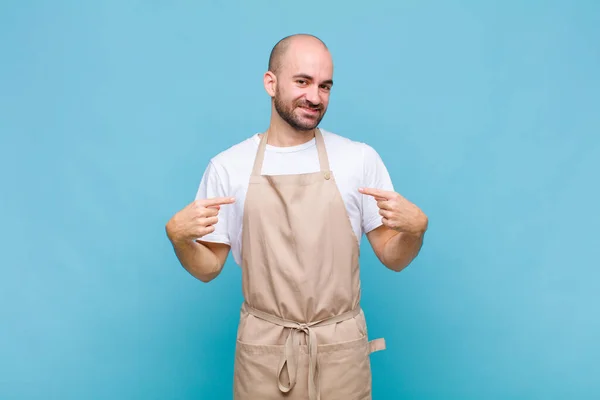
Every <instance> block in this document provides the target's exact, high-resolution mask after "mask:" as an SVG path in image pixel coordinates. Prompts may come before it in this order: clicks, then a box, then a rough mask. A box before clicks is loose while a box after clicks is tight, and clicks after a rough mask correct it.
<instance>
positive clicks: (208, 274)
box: [172, 241, 221, 282]
mask: <svg viewBox="0 0 600 400" xmlns="http://www.w3.org/2000/svg"><path fill="white" fill-rule="evenodd" d="M172 244H173V249H174V250H175V255H176V256H177V258H178V259H179V262H180V263H181V265H182V266H183V267H184V268H185V269H186V270H187V271H188V272H189V273H190V274H191V275H192V276H194V277H195V278H197V279H199V280H201V281H202V282H209V281H211V280H213V279H214V278H215V277H216V276H217V275H218V274H219V272H220V271H221V263H220V262H219V259H218V257H217V256H216V254H215V253H214V252H213V251H212V250H211V249H209V248H208V247H206V246H205V245H203V244H202V243H198V242H196V241H186V242H177V241H172Z"/></svg>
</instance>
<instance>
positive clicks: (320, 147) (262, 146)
mask: <svg viewBox="0 0 600 400" xmlns="http://www.w3.org/2000/svg"><path fill="white" fill-rule="evenodd" d="M268 132H269V131H267V132H265V133H264V134H263V136H262V138H261V139H260V143H259V145H258V151H257V152H256V158H255V159H254V168H253V169H252V176H259V175H261V173H262V166H263V161H264V159H265V151H266V149H267V136H268ZM315 142H316V144H317V153H318V155H319V164H320V167H321V172H329V159H328V157H327V151H326V150H325V140H323V135H322V134H321V130H320V129H318V128H317V129H315Z"/></svg>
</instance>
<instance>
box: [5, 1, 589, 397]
mask: <svg viewBox="0 0 600 400" xmlns="http://www.w3.org/2000/svg"><path fill="white" fill-rule="evenodd" d="M325 3H326V4H323V5H319V4H318V2H316V1H309V2H305V3H298V2H283V1H281V2H275V1H265V0H260V1H258V0H254V1H247V2H236V3H233V2H217V1H205V2H193V1H176V2H169V1H158V0H155V1H129V2H123V1H103V2H81V1H75V0H73V1H61V2H58V1H56V2H49V1H48V2H41V1H36V2H34V1H12V2H11V1H3V2H2V3H1V5H0V133H1V135H0V156H1V157H0V167H1V168H0V174H1V175H0V177H1V180H2V181H1V182H2V195H1V196H0V221H1V222H2V226H3V229H2V233H1V234H0V235H1V236H0V239H1V246H2V251H1V256H0V263H1V270H0V300H1V301H0V398H1V399H61V400H70V399H78V400H79V399H125V400H133V399H144V400H148V399H161V400H162V399H226V398H230V396H231V375H232V372H233V355H234V342H235V330H236V327H237V316H238V309H239V306H240V304H241V301H242V297H241V292H240V276H241V274H240V270H239V268H238V267H237V266H236V265H235V264H234V263H233V262H232V261H231V258H230V261H229V262H228V264H227V266H226V268H225V270H224V272H223V274H222V275H221V276H220V277H219V278H218V279H217V280H215V281H214V282H212V283H211V284H208V285H206V284H203V283H201V282H200V281H197V280H195V279H194V278H192V277H191V276H190V275H189V274H188V273H187V272H185V270H183V269H182V268H181V267H180V266H179V264H178V262H177V260H176V258H175V256H174V254H173V252H172V249H171V247H170V244H169V243H168V241H167V239H166V236H165V234H164V224H165V223H166V221H167V220H168V218H169V217H170V216H171V215H172V214H173V213H174V212H176V211H177V210H179V209H180V208H181V207H183V206H185V205H186V204H187V203H188V202H190V201H191V200H192V199H193V197H194V195H195V191H196V188H197V185H198V183H199V180H200V177H201V175H202V173H203V171H204V168H205V166H206V164H207V162H208V160H209V158H210V157H211V156H213V155H214V154H216V153H217V152H220V151H221V150H224V149H225V148H227V147H229V146H231V145H232V144H234V143H237V142H239V141H241V140H243V139H245V138H246V137H247V136H249V135H251V134H252V133H254V132H257V131H260V130H263V129H265V127H266V125H267V122H268V112H269V100H268V97H267V95H266V93H265V92H264V90H263V87H262V74H263V72H264V70H265V68H266V64H267V59H268V54H269V51H270V49H271V46H272V45H273V44H274V43H275V42H276V41H277V40H278V39H279V38H281V37H283V36H285V35H287V34H290V33H295V32H309V33H314V34H316V35H318V36H320V37H321V38H322V39H323V40H325V42H326V43H327V44H328V45H329V47H330V48H331V51H332V54H333V56H334V61H335V65H336V70H335V80H336V86H335V89H334V91H333V93H332V100H331V107H330V111H329V113H328V114H327V116H326V118H325V120H324V121H323V125H322V126H323V127H324V128H326V129H329V130H332V131H334V132H337V133H339V134H342V135H345V136H347V137H350V138H353V139H357V140H361V141H366V142H368V143H369V144H371V145H372V146H373V147H375V149H376V150H377V151H378V152H379V153H380V154H381V156H382V158H383V159H384V161H385V162H386V164H387V166H388V168H389V170H390V173H391V175H392V178H393V180H394V183H395V185H396V188H397V190H398V191H399V192H400V193H401V194H403V195H404V196H406V197H407V198H408V199H410V200H412V201H414V202H415V203H417V204H418V205H419V206H421V207H422V209H423V210H424V211H425V212H426V213H427V214H428V215H429V217H430V222H431V224H430V230H429V233H428V235H427V238H426V244H425V246H424V249H423V251H422V253H421V255H420V256H419V258H418V259H417V260H416V261H415V262H414V263H413V264H412V265H411V266H410V267H409V268H408V269H406V270H405V271H404V272H402V273H400V274H395V273H393V272H391V271H388V270H386V269H385V268H384V267H383V266H382V265H381V264H379V263H378V262H376V259H375V257H374V255H373V253H372V251H371V249H370V248H369V247H368V245H367V242H366V241H364V242H363V245H365V246H364V247H363V251H364V253H363V256H362V261H363V270H362V271H363V272H362V276H363V282H364V284H363V287H364V302H363V305H364V308H365V310H366V312H367V315H368V322H369V326H370V332H371V335H372V336H373V337H379V336H384V337H386V339H387V343H388V350H387V351H385V352H381V353H375V354H374V355H373V357H372V361H373V371H374V392H375V399H376V400H379V399H507V398H522V399H575V398H577V399H583V398H592V397H595V398H598V397H600V378H599V377H600V363H599V362H598V361H599V360H600V345H599V344H598V338H599V337H600V318H599V317H598V315H599V311H598V309H599V305H600V301H599V288H600V283H599V282H600V269H599V263H598V259H599V258H600V251H599V248H600V240H599V234H598V225H599V222H600V219H599V217H598V212H597V210H596V207H597V206H598V204H599V203H600V201H599V200H600V196H599V185H598V173H599V172H600V161H599V160H600V139H599V134H600V117H599V115H600V111H599V110H600V102H599V94H598V93H600V80H599V78H598V71H600V47H599V43H600V28H599V26H600V19H599V15H600V5H599V4H600V3H598V2H596V1H591V0H590V1H577V2H569V1H566V0H565V1H562V2H559V1H541V0H539V1H527V2H518V1H512V2H499V1H494V2H481V1H475V0H473V1H470V2H467V1H459V2H457V1H454V2H447V1H438V2H431V1H429V2H417V1H393V0H387V1H380V2H368V3H364V2H358V1H344V2H342V1H339V2H325ZM230 7H231V8H230Z"/></svg>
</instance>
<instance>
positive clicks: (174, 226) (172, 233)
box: [166, 197, 235, 243]
mask: <svg viewBox="0 0 600 400" xmlns="http://www.w3.org/2000/svg"><path fill="white" fill-rule="evenodd" d="M234 202H235V199H234V198H233V197H216V198H211V199H204V200H195V201H193V202H191V203H190V204H188V205H187V206H186V207H185V208H184V209H182V210H181V211H179V212H178V213H177V214H175V215H174V216H173V217H172V218H171V219H170V220H169V222H167V225H166V231H167V236H168V237H169V239H170V240H171V241H172V242H173V243H176V242H178V243H183V242H188V241H194V240H196V239H200V238H201V237H203V236H204V235H207V234H209V233H211V232H214V230H215V224H216V223H217V222H218V221H219V217H218V215H219V210H220V208H221V205H224V204H232V203H234Z"/></svg>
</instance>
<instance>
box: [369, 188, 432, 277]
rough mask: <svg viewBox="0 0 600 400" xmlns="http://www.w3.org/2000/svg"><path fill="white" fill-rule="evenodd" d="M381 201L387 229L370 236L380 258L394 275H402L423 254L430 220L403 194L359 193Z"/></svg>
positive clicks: (378, 191)
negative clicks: (424, 238)
mask: <svg viewBox="0 0 600 400" xmlns="http://www.w3.org/2000/svg"><path fill="white" fill-rule="evenodd" d="M359 191H360V192H361V193H363V194H365V195H370V196H373V197H374V198H375V199H376V200H377V206H378V207H379V214H380V215H381V217H382V218H381V220H382V222H383V225H381V226H380V227H378V228H377V229H374V230H372V231H371V232H369V233H367V238H368V239H369V242H370V243H371V246H372V247H373V251H374V252H375V254H376V255H377V258H379V260H380V261H381V263H382V264H384V265H385V266H386V267H388V268H389V269H391V270H393V271H402V270H403V269H404V268H406V267H407V266H408V265H409V264H410V263H411V262H412V261H413V260H414V259H415V258H416V257H417V255H418V254H419V251H420V250H421V247H422V246H423V237H424V235H425V232H426V231H427V227H428V224H429V221H428V218H427V216H426V215H425V214H424V213H423V211H421V210H420V209H419V207H417V206H416V205H414V204H413V203H411V202H410V201H408V200H406V199H405V198H404V197H402V196H401V195H400V194H398V193H396V192H391V191H385V190H379V189H370V188H367V189H363V188H361V189H359Z"/></svg>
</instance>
